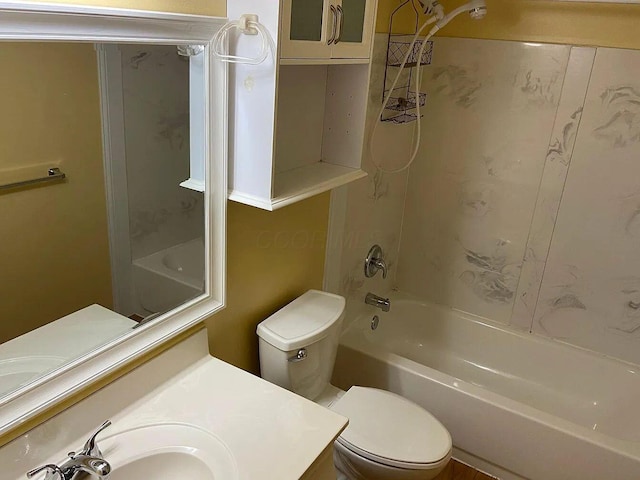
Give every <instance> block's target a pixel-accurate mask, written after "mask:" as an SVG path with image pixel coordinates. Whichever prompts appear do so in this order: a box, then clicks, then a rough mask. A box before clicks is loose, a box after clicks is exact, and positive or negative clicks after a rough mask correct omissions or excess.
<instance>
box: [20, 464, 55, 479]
mask: <svg viewBox="0 0 640 480" xmlns="http://www.w3.org/2000/svg"><path fill="white" fill-rule="evenodd" d="M45 471H46V472H47V475H46V477H45V480H51V479H53V475H58V478H59V479H60V480H64V473H62V470H61V469H60V467H59V466H57V465H55V464H53V463H50V464H48V465H43V466H41V467H38V468H34V469H33V470H29V471H28V472H27V478H33V477H35V476H36V475H37V474H39V473H40V472H45Z"/></svg>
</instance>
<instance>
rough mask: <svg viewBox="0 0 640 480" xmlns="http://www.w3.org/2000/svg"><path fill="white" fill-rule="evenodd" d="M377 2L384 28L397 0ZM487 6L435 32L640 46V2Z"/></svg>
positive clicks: (490, 2)
mask: <svg viewBox="0 0 640 480" xmlns="http://www.w3.org/2000/svg"><path fill="white" fill-rule="evenodd" d="M379 2H380V3H379V9H378V21H377V26H376V30H377V31H378V32H386V31H388V24H389V15H390V13H391V10H392V9H393V8H395V7H396V6H397V5H398V4H399V2H398V0H379ZM463 3H464V2H463V1H460V0H455V1H452V0H443V1H442V4H443V5H444V6H445V8H446V9H447V11H448V10H450V8H451V7H452V6H458V5H461V4H463ZM487 6H488V13H487V16H486V18H485V19H484V20H481V21H474V20H471V19H470V18H469V17H468V16H467V15H466V14H463V15H460V16H459V17H458V18H456V19H455V20H453V21H452V22H451V23H449V25H447V26H446V27H445V28H443V29H442V30H441V32H439V35H442V36H451V37H470V38H491V39H500V40H519V41H532V42H550V43H569V44H575V45H597V46H609V47H622V48H636V49H637V48H640V5H624V4H609V5H606V4H594V3H591V4H590V3H575V2H558V1H542V0H540V1H538V0H487ZM410 29H411V24H410V23H408V22H403V23H402V24H401V25H399V28H398V32H403V33H406V32H408V31H410ZM394 30H395V23H394Z"/></svg>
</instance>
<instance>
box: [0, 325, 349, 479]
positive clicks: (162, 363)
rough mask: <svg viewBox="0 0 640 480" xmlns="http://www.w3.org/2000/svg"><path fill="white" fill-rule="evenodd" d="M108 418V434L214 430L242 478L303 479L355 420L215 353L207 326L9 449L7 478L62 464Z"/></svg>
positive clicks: (2, 454) (2, 456)
mask: <svg viewBox="0 0 640 480" xmlns="http://www.w3.org/2000/svg"><path fill="white" fill-rule="evenodd" d="M106 419H110V420H111V421H112V426H111V427H109V429H108V430H105V432H104V433H103V434H101V435H100V437H109V436H112V435H114V434H117V433H118V432H121V431H124V430H128V429H131V428H134V427H138V426H145V425H151V424H159V423H184V424H189V425H193V426H196V427H199V428H201V429H204V430H206V431H208V432H211V433H212V434H214V435H215V436H217V437H218V438H219V439H221V440H222V441H223V442H224V443H225V444H226V445H227V447H228V448H229V450H230V451H231V452H232V454H233V457H234V458H235V460H236V462H237V468H238V479H242V480H249V479H252V480H253V479H261V480H269V479H273V480H288V479H291V480H295V479H299V478H300V477H301V476H302V475H303V474H304V472H305V471H306V470H307V469H308V468H309V467H310V466H311V465H312V463H313V462H314V461H315V460H316V458H317V457H318V456H319V455H320V453H321V452H322V451H323V450H324V449H325V448H326V447H327V446H328V445H330V444H331V442H332V441H333V440H334V439H335V438H337V436H338V435H339V434H340V432H341V431H342V430H343V429H344V427H345V426H346V424H347V419H346V418H344V417H342V416H340V415H337V414H335V413H333V412H331V411H329V410H327V409H325V408H323V407H321V406H319V405H316V404H315V403H313V402H311V401H308V400H306V399H304V398H302V397H299V396H297V395H294V394H293V393H291V392H289V391H287V390H284V389H282V388H280V387H277V386H275V385H273V384H270V383H268V382H266V381H264V380H262V379H260V378H258V377H255V376H253V375H251V374H249V373H247V372H245V371H243V370H240V369H238V368H236V367H233V366H231V365H229V364H227V363H225V362H222V361H220V360H218V359H215V358H213V357H211V356H209V354H208V346H207V334H206V330H201V331H199V332H197V333H196V334H194V335H193V336H191V337H189V338H188V339H186V340H185V341H183V342H181V343H180V344H178V345H176V346H174V347H172V348H171V349H169V350H167V351H166V352H164V353H162V354H161V355H159V356H157V357H155V358H154V359H152V360H150V361H149V362H147V363H145V364H144V365H142V366H140V367H139V368H137V369H135V370H133V371H132V372H130V373H128V374H127V375H125V376H123V377H121V378H119V379H118V380H116V381H114V382H113V383H111V384H109V385H108V386H106V387H105V388H103V389H101V390H99V391H98V392H96V393H94V394H93V395H91V396H89V397H87V398H86V399H84V400H82V401H81V402H79V403H77V404H76V405H74V406H73V407H71V408H69V409H67V410H65V411H64V412H62V413H61V414H59V415H57V416H55V417H54V418H52V419H51V420H48V421H47V422H45V423H43V424H41V425H39V426H38V427H36V428H34V429H33V430H31V431H29V432H28V433H26V434H24V435H22V436H21V437H19V438H17V439H16V440H14V441H12V442H11V443H9V444H7V445H5V446H3V447H1V448H0V464H1V465H3V470H4V471H3V478H7V479H16V480H17V479H19V478H25V477H24V473H25V472H26V471H27V470H29V469H31V468H34V467H36V466H39V465H42V464H44V463H51V462H59V461H60V460H62V459H63V458H64V457H65V455H66V452H68V451H69V450H73V449H77V448H79V447H80V446H81V445H82V444H83V443H84V441H85V440H86V438H87V437H88V436H89V434H90V433H91V432H92V430H93V429H95V427H96V426H98V425H99V424H101V423H102V422H103V421H104V420H106ZM100 437H99V439H100ZM107 460H109V459H108V458H107ZM7 467H9V468H8V469H7ZM114 468H117V466H115V465H114ZM4 475H6V477H5V476H4Z"/></svg>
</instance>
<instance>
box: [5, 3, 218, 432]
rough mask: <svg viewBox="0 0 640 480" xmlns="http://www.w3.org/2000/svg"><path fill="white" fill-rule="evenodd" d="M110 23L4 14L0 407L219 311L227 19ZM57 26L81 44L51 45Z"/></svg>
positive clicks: (169, 17)
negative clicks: (218, 62) (217, 43)
mask: <svg viewBox="0 0 640 480" xmlns="http://www.w3.org/2000/svg"><path fill="white" fill-rule="evenodd" d="M38 8H41V9H44V10H46V11H47V12H49V13H50V12H51V11H56V12H60V11H64V9H65V8H71V9H72V10H73V11H72V12H67V16H66V17H60V18H57V19H52V18H51V16H50V15H48V16H47V15H46V14H45V15H44V16H40V15H39V13H42V12H37V9H38ZM78 10H86V12H82V13H79V12H78ZM94 10H96V11H98V12H99V15H102V16H103V17H104V19H103V20H97V21H96V20H95V18H94V19H92V20H89V17H95V14H96V12H95V11H94ZM109 11H110V10H109V9H95V8H94V9H92V8H84V7H68V6H42V5H41V6H39V7H37V6H36V7H34V6H30V7H25V11H23V12H21V11H20V8H19V7H18V8H17V11H16V10H11V12H10V13H9V14H7V12H3V11H2V9H1V8H0V18H2V20H0V38H2V39H4V41H0V64H2V66H3V75H2V76H0V105H2V109H1V110H0V221H1V222H2V227H1V228H2V232H3V234H2V237H0V272H2V273H1V275H0V406H2V405H3V404H8V403H10V401H12V400H14V399H16V398H18V397H19V396H20V395H18V394H20V393H21V392H24V391H29V390H30V389H37V388H43V386H45V385H46V384H47V379H50V378H55V377H56V376H62V375H63V374H64V373H65V372H66V371H71V370H72V369H74V368H75V369H76V370H74V372H75V374H76V375H77V371H78V368H80V366H81V365H82V364H83V363H86V362H85V360H87V359H90V358H92V357H95V356H97V355H99V354H100V353H101V352H105V351H109V355H110V356H111V359H109V360H106V356H105V360H104V362H103V363H102V365H101V366H100V367H98V371H97V372H98V373H104V372H108V371H109V370H110V368H111V365H113V364H114V362H116V363H117V362H118V361H119V359H118V356H117V353H116V350H118V349H119V350H121V351H122V352H125V351H127V352H128V353H127V355H128V356H129V357H131V356H135V355H139V354H142V353H144V351H145V350H147V349H148V348H150V347H151V345H154V344H155V343H157V341H158V338H168V337H170V336H171V335H172V334H175V333H178V332H179V331H180V330H182V329H184V328H186V327H188V326H189V325H191V324H193V323H194V322H197V321H198V320H199V319H201V318H202V316H203V314H205V313H211V312H213V311H215V310H216V309H217V308H220V307H221V305H222V292H223V273H224V272H223V268H222V266H223V264H224V262H223V255H224V253H223V252H224V212H225V207H224V203H225V195H224V193H225V192H226V178H224V177H225V175H224V172H225V166H224V162H225V144H226V142H225V135H226V130H225V123H226V119H225V118H224V114H225V113H226V112H225V108H224V101H223V99H224V95H226V92H225V91H224V90H225V88H226V85H225V83H224V76H223V70H221V69H220V68H219V67H218V68H217V69H216V68H215V67H212V68H211V70H209V69H208V68H209V67H210V66H211V63H212V62H210V61H209V58H208V55H209V42H210V40H211V37H212V36H213V33H215V31H217V29H218V28H219V27H220V26H221V24H222V22H221V21H220V20H219V19H212V18H206V17H196V18H195V19H194V18H184V16H181V15H173V14H158V13H155V12H148V15H149V16H150V17H153V18H154V21H155V25H152V26H149V25H148V24H147V25H145V26H144V28H146V31H140V30H139V29H140V28H142V27H141V26H140V25H141V24H142V23H141V22H143V21H144V19H143V18H137V19H136V18H133V19H132V18H127V17H128V16H131V17H137V16H138V17H139V16H144V15H145V14H144V12H131V13H129V14H128V13H126V12H125V11H121V10H114V11H112V13H113V12H117V15H116V18H114V17H113V16H111V17H110V16H109V15H106V14H105V13H109ZM12 15H13V18H11V16H12ZM34 15H37V16H40V17H41V18H39V19H36V18H34ZM7 17H8V18H7ZM45 17H46V18H45ZM117 17H121V18H117ZM26 18H31V19H33V20H34V25H36V27H34V29H27V30H29V33H28V34H27V33H14V32H15V28H14V27H13V25H14V24H15V23H12V20H16V19H20V22H16V23H18V24H19V23H21V22H24V21H25V19H26ZM61 18H65V19H66V21H67V22H68V23H69V24H74V26H75V27H76V28H75V29H74V28H64V25H62V26H61V25H60V22H61ZM37 20H40V21H39V22H38V21H37ZM96 22H97V23H100V22H102V23H103V25H102V26H100V25H94V23H96ZM176 22H177V23H180V26H179V27H176V25H177V23H176ZM194 22H195V23H196V25H195V26H194V25H193V23H194ZM62 23H64V20H63V21H62ZM138 23H140V25H139V24H138ZM67 27H69V25H67ZM194 27H197V28H194ZM57 28H60V29H61V31H63V32H64V34H63V35H64V36H68V37H77V38H70V39H69V40H70V41H48V39H47V37H48V36H49V33H48V32H51V33H55V30H56V29H57ZM38 29H41V31H40V33H38V32H37V30H38ZM83 29H84V30H83ZM94 29H95V31H96V32H99V33H100V35H99V36H100V38H105V37H108V35H107V34H108V33H109V32H110V31H111V33H113V35H114V36H115V38H114V40H115V41H112V42H106V43H105V42H103V41H99V42H97V41H95V39H93V40H92V38H91V35H92V31H93V30H94ZM127 29H129V30H130V32H127ZM7 31H9V32H10V35H9V36H10V38H7V34H6V32H7ZM131 32H135V35H132V34H131ZM169 32H170V34H171V35H170V36H169ZM127 33H129V34H128V35H126V34H127ZM149 33H151V34H152V37H151V38H150V39H149V38H147V40H146V41H140V42H133V43H132V42H131V41H130V39H131V38H137V37H138V35H145V34H149ZM38 35H40V37H38ZM96 35H97V34H96ZM117 35H123V37H124V38H127V39H129V40H128V41H127V42H124V43H123V42H121V41H119V40H118V38H117ZM153 35H155V38H153ZM11 37H13V38H11ZM34 37H35V38H34ZM59 37H60V34H57V35H55V38H56V40H60V38H59ZM182 37H184V38H182ZM193 37H196V38H193ZM166 38H172V39H179V40H180V41H175V40H174V41H173V42H168V41H166V40H165V41H163V39H166ZM36 40H37V41H36ZM188 40H189V41H190V43H188V44H187V41H188ZM196 40H197V41H196ZM212 73H213V75H212ZM216 89H217V90H216ZM212 92H214V93H212ZM214 115H215V118H214ZM212 191H213V192H215V193H212ZM207 265H210V267H209V268H207ZM160 326H162V327H163V330H162V331H161V330H160ZM154 329H155V330H154ZM154 331H155V336H154V335H152V333H151V332H154ZM134 337H135V338H137V342H136V343H135V346H133V345H134V343H133V342H128V345H129V347H126V344H127V340H129V339H133V338H134ZM140 338H147V340H146V342H145V341H141V340H140ZM114 345H121V346H119V347H118V349H116V348H110V346H114ZM127 348H128V350H127ZM95 374H96V372H87V375H86V378H90V377H91V376H95ZM64 388H65V387H64V386H59V387H58V389H59V390H62V391H63V392H64V391H65V390H64ZM14 406H15V405H14ZM31 407H33V406H31ZM31 407H30V408H31ZM8 426H9V425H2V424H1V423H0V432H1V431H2V428H3V427H7V428H8Z"/></svg>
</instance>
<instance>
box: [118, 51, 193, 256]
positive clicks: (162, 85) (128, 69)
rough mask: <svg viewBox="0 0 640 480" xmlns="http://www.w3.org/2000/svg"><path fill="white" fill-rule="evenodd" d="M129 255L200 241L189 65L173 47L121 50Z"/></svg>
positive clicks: (145, 253)
mask: <svg viewBox="0 0 640 480" xmlns="http://www.w3.org/2000/svg"><path fill="white" fill-rule="evenodd" d="M120 52H121V57H122V82H123V105H124V123H125V148H126V156H127V184H128V195H129V223H130V232H131V253H132V256H133V258H134V259H135V258H140V257H144V256H146V255H149V254H151V253H154V252H157V251H160V250H162V249H164V248H167V247H170V246H172V245H177V244H180V243H183V242H186V241H188V240H191V239H194V238H198V237H202V236H203V235H204V201H203V195H202V194H201V193H199V192H194V191H192V190H189V189H186V188H184V187H181V186H180V182H183V181H184V180H186V179H187V178H189V62H188V61H187V60H186V59H185V57H181V56H179V55H178V54H177V53H176V48H175V46H171V45H146V46H141V45H121V46H120Z"/></svg>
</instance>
